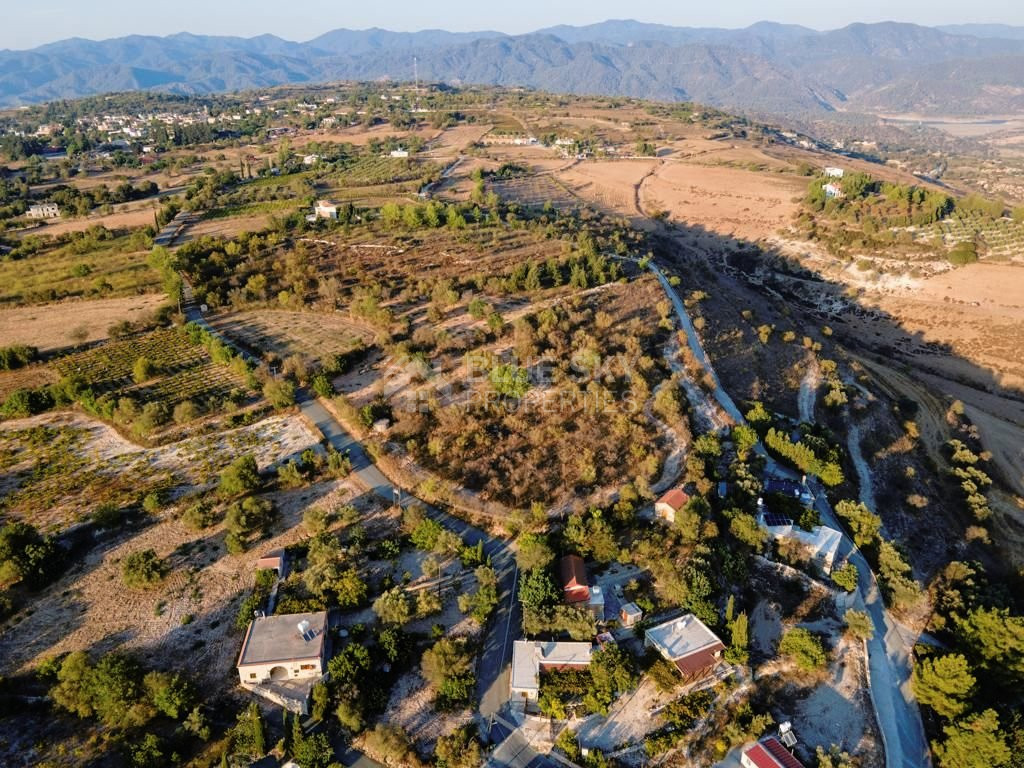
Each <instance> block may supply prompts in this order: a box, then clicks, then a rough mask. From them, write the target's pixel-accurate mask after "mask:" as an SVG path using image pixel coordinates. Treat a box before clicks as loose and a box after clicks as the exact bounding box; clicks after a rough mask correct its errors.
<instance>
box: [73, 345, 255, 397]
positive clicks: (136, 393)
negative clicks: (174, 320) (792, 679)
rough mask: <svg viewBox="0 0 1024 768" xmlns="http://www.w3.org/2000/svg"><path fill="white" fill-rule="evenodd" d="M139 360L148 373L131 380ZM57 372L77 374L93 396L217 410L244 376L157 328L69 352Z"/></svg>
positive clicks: (202, 349) (243, 382)
mask: <svg viewBox="0 0 1024 768" xmlns="http://www.w3.org/2000/svg"><path fill="white" fill-rule="evenodd" d="M140 358H145V359H146V360H148V361H149V362H150V363H151V364H152V367H153V376H152V377H151V378H150V379H148V380H146V381H143V382H138V381H136V380H135V379H134V378H133V375H134V367H135V364H136V362H137V361H138V360H139V359H140ZM53 366H54V368H55V369H56V370H57V372H58V373H59V374H60V375H61V376H66V377H80V378H81V380H82V381H83V382H84V383H85V384H86V385H88V386H89V387H91V388H92V389H93V391H94V392H95V393H96V394H97V395H100V394H105V393H115V392H116V393H117V394H118V395H120V396H128V397H131V398H132V399H136V400H138V401H139V402H142V403H147V402H160V403H163V404H164V405H166V406H167V407H168V408H171V409H173V408H174V406H175V405H178V404H179V403H182V402H185V401H191V402H194V403H196V404H199V405H202V406H204V407H205V408H208V409H214V408H218V407H219V406H220V404H221V402H222V401H223V400H224V399H225V398H226V397H228V396H229V395H230V394H231V393H233V392H235V391H240V390H243V389H244V388H245V386H246V383H245V380H244V379H243V378H242V377H240V376H239V375H238V374H236V373H234V372H233V371H232V370H231V369H230V368H228V367H227V366H226V365H222V364H218V363H215V362H214V361H213V360H212V358H211V357H210V354H209V352H207V351H206V350H205V349H204V348H203V347H201V346H199V345H194V344H192V343H191V342H190V341H189V339H188V337H187V336H186V335H185V334H184V333H183V332H182V331H180V330H176V329H172V330H159V331H153V332H151V333H147V334H143V335H141V336H135V337H133V338H130V339H126V340H123V341H111V342H108V343H106V344H103V345H100V346H98V347H95V348H93V349H88V350H84V351H81V352H73V353H71V354H69V355H65V356H63V357H60V358H58V359H57V360H55V361H54V363H53Z"/></svg>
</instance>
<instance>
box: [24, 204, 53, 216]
mask: <svg viewBox="0 0 1024 768" xmlns="http://www.w3.org/2000/svg"><path fill="white" fill-rule="evenodd" d="M26 215H27V216H28V217H29V218H30V219H56V218H57V217H58V216H60V206H59V205H57V204H56V203H42V204H40V205H33V206H31V207H30V208H29V209H28V212H27V214H26Z"/></svg>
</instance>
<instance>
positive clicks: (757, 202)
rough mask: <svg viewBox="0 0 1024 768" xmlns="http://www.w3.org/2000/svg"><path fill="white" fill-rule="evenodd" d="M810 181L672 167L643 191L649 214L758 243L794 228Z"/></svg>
mask: <svg viewBox="0 0 1024 768" xmlns="http://www.w3.org/2000/svg"><path fill="white" fill-rule="evenodd" d="M805 189H806V180H804V179H802V178H795V177H791V176H783V175H779V174H767V173H754V172H751V171H747V170H740V169H736V168H713V167H703V166H698V165H690V164H686V163H666V164H665V165H664V166H663V167H662V168H660V169H659V170H658V171H657V172H656V173H655V174H654V175H653V176H651V177H650V178H649V179H648V180H647V181H646V182H645V183H644V187H643V193H644V205H645V210H647V211H648V212H650V211H652V210H654V209H658V210H664V211H667V212H668V214H669V217H670V218H672V219H674V220H676V221H681V222H685V223H688V224H696V225H699V226H700V227H702V228H704V229H706V230H710V231H712V232H716V233H718V234H722V235H730V236H735V237H744V238H749V239H752V240H758V239H761V238H764V237H768V236H770V235H771V234H772V233H774V232H776V231H777V230H779V229H780V228H782V227H783V226H785V225H787V224H789V222H790V221H791V220H792V218H793V216H794V215H795V214H796V212H797V210H798V208H799V204H798V203H796V202H793V198H794V197H795V196H798V195H803V193H804V191H805Z"/></svg>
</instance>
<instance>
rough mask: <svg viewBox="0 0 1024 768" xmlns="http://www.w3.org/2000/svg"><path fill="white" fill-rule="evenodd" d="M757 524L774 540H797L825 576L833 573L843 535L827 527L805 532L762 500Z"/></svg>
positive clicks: (819, 526) (759, 502)
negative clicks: (767, 506)
mask: <svg viewBox="0 0 1024 768" xmlns="http://www.w3.org/2000/svg"><path fill="white" fill-rule="evenodd" d="M757 522H758V524H759V525H760V526H761V527H762V528H764V530H765V531H767V532H768V535H769V536H771V537H772V538H773V539H776V540H778V539H795V540H796V541H799V542H800V543H801V544H802V545H803V547H804V549H806V550H807V553H808V556H809V557H810V559H811V560H813V561H814V562H816V563H817V564H818V565H819V566H820V567H821V570H822V571H823V572H824V573H825V574H830V573H832V567H833V566H834V565H835V562H836V556H837V555H838V553H839V545H840V543H841V542H842V540H843V535H842V534H841V533H840V532H839V531H837V530H836V529H835V528H830V527H829V526H827V525H816V526H814V527H813V528H812V529H811V530H810V531H805V530H804V529H803V528H801V527H800V526H798V525H796V524H795V523H794V522H793V521H792V520H791V519H790V518H788V517H787V516H786V515H783V514H780V513H778V512H772V511H771V510H769V509H767V508H766V507H765V505H764V501H763V500H762V499H758V500H757Z"/></svg>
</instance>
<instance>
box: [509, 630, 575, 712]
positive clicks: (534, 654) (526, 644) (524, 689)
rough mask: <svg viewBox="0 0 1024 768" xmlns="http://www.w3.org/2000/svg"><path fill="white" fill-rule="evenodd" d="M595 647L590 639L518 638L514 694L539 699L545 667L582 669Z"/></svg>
mask: <svg viewBox="0 0 1024 768" xmlns="http://www.w3.org/2000/svg"><path fill="white" fill-rule="evenodd" d="M593 650H594V647H593V646H592V645H591V644H590V643H557V642H541V641H539V640H516V641H515V642H514V643H513V644H512V676H511V678H510V679H509V688H510V690H511V698H512V699H513V700H514V699H516V698H519V699H522V700H523V701H524V702H526V701H537V698H538V697H539V696H540V673H541V671H542V670H546V669H573V668H576V669H579V668H582V667H586V666H589V664H590V657H591V653H592V652H593Z"/></svg>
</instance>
